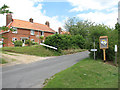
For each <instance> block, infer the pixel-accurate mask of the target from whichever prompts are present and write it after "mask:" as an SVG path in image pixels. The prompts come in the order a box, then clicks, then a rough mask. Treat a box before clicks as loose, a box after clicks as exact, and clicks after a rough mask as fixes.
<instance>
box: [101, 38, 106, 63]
mask: <svg viewBox="0 0 120 90" xmlns="http://www.w3.org/2000/svg"><path fill="white" fill-rule="evenodd" d="M101 39H107V47H104V48H103V47H101ZM99 46H100V49H103V56H104V62H106V55H105V50H106V49H108V36H100V38H99Z"/></svg>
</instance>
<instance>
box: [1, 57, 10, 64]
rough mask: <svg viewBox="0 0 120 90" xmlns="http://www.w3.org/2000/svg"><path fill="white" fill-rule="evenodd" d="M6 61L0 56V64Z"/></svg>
mask: <svg viewBox="0 0 120 90" xmlns="http://www.w3.org/2000/svg"><path fill="white" fill-rule="evenodd" d="M5 63H8V62H7V61H6V60H5V59H4V58H0V64H5Z"/></svg>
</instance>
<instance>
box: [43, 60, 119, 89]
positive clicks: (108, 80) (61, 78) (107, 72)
mask: <svg viewBox="0 0 120 90" xmlns="http://www.w3.org/2000/svg"><path fill="white" fill-rule="evenodd" d="M46 82H48V83H46V84H45V87H44V88H117V87H118V67H115V66H112V65H109V64H104V63H103V62H102V61H101V60H92V59H90V58H87V59H84V60H82V61H79V62H78V63H77V64H75V65H73V66H72V67H70V68H68V69H66V70H63V71H61V72H59V73H57V74H55V75H54V76H53V77H52V79H49V80H48V81H46Z"/></svg>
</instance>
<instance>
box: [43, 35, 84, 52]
mask: <svg viewBox="0 0 120 90" xmlns="http://www.w3.org/2000/svg"><path fill="white" fill-rule="evenodd" d="M44 43H45V44H47V45H50V46H54V47H56V48H59V49H62V50H66V49H69V48H71V49H72V48H84V43H85V40H84V38H83V37H82V36H81V35H75V36H72V35H67V34H64V35H61V34H54V35H51V36H48V37H46V39H45V42H44Z"/></svg>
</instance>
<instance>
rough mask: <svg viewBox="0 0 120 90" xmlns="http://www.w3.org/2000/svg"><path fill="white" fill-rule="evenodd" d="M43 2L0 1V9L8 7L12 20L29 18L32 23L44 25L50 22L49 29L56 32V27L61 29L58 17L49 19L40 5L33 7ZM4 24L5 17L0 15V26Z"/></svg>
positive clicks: (31, 0) (33, 0) (34, 0)
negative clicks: (31, 19)
mask: <svg viewBox="0 0 120 90" xmlns="http://www.w3.org/2000/svg"><path fill="white" fill-rule="evenodd" d="M41 1H43V0H2V1H1V3H0V7H1V6H3V4H6V5H8V6H9V7H10V8H9V10H10V11H12V12H13V19H20V20H26V21H28V20H29V18H33V19H34V22H37V23H41V24H45V22H46V21H49V22H50V27H51V28H52V29H54V30H56V31H57V30H58V27H60V26H61V27H62V23H61V22H59V21H58V16H54V17H49V16H46V15H45V14H46V11H45V10H43V12H41V9H42V4H41V3H39V5H38V6H37V7H34V4H35V3H38V2H41ZM5 24H6V16H5V15H0V26H3V25H5Z"/></svg>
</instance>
